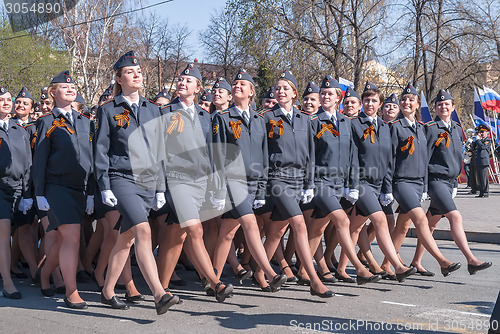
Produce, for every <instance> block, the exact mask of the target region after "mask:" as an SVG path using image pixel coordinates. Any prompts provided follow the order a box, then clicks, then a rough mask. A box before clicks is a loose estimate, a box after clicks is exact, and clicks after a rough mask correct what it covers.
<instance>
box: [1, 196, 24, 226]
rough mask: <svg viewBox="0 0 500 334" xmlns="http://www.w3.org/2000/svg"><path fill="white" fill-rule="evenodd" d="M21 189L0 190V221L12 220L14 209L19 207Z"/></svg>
mask: <svg viewBox="0 0 500 334" xmlns="http://www.w3.org/2000/svg"><path fill="white" fill-rule="evenodd" d="M20 200H21V189H18V190H16V189H2V188H0V219H8V220H11V219H12V214H13V212H14V209H15V208H16V209H17V207H18V206H19V201H20Z"/></svg>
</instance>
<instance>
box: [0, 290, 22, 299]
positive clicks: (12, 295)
mask: <svg viewBox="0 0 500 334" xmlns="http://www.w3.org/2000/svg"><path fill="white" fill-rule="evenodd" d="M2 294H3V296H4V297H5V298H7V299H21V298H23V295H21V293H20V292H19V291H15V292H12V293H8V292H7V291H5V289H3V290H2Z"/></svg>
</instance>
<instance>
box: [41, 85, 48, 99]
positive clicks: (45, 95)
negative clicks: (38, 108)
mask: <svg viewBox="0 0 500 334" xmlns="http://www.w3.org/2000/svg"><path fill="white" fill-rule="evenodd" d="M47 89H49V87H47V86H43V87H42V89H41V92H40V99H41V100H46V99H48V98H49V94H48V93H47Z"/></svg>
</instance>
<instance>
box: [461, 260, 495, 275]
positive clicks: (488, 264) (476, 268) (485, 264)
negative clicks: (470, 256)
mask: <svg viewBox="0 0 500 334" xmlns="http://www.w3.org/2000/svg"><path fill="white" fill-rule="evenodd" d="M491 265H492V263H491V262H483V263H481V264H480V265H478V266H475V265H473V264H468V265H467V271H468V272H469V274H471V275H474V274H476V273H477V272H478V271H479V270H484V269H487V268H489V267H491Z"/></svg>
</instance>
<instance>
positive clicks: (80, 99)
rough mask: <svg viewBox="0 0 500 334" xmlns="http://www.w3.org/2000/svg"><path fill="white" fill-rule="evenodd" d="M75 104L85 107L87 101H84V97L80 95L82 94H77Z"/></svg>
mask: <svg viewBox="0 0 500 334" xmlns="http://www.w3.org/2000/svg"><path fill="white" fill-rule="evenodd" d="M75 102H78V103H81V104H83V105H85V100H84V99H83V96H81V95H80V93H76V99H75Z"/></svg>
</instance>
